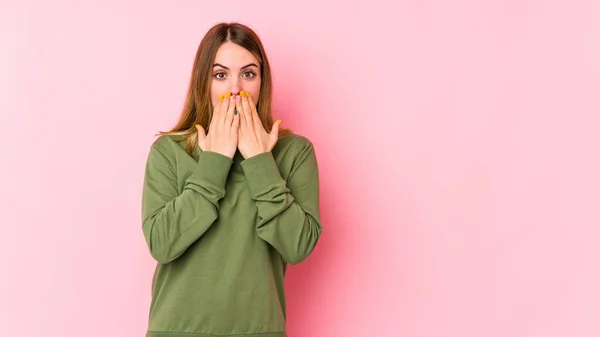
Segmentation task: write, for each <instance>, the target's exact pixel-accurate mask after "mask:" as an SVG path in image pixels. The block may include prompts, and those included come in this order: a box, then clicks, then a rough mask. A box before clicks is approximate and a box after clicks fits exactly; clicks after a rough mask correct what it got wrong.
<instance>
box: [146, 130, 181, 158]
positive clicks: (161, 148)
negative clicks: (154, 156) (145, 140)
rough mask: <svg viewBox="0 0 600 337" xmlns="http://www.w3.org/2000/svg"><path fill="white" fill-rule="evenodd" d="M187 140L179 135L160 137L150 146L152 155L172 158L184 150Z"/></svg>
mask: <svg viewBox="0 0 600 337" xmlns="http://www.w3.org/2000/svg"><path fill="white" fill-rule="evenodd" d="M184 141H185V138H184V137H183V136H178V135H160V136H158V138H156V139H155V140H154V141H153V142H152V143H151V145H150V152H151V153H159V154H161V155H162V156H164V157H166V158H167V159H168V158H172V157H173V156H174V155H175V153H177V152H179V151H182V150H183V142H184Z"/></svg>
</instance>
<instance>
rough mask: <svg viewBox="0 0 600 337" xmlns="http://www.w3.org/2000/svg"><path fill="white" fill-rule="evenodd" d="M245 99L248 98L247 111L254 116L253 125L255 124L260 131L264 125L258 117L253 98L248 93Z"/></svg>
mask: <svg viewBox="0 0 600 337" xmlns="http://www.w3.org/2000/svg"><path fill="white" fill-rule="evenodd" d="M244 97H245V98H246V100H245V101H246V104H247V106H248V108H247V109H246V111H248V114H249V115H250V116H252V123H254V126H256V127H257V128H258V129H259V130H260V128H261V127H263V125H262V121H261V120H260V117H259V116H258V112H257V111H256V105H255V104H254V102H253V101H252V96H250V94H248V93H246V95H244Z"/></svg>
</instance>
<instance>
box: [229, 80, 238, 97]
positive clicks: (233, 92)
mask: <svg viewBox="0 0 600 337" xmlns="http://www.w3.org/2000/svg"><path fill="white" fill-rule="evenodd" d="M229 91H230V92H231V95H239V94H240V91H241V86H240V84H239V82H238V81H237V80H233V82H231V88H230V90H229Z"/></svg>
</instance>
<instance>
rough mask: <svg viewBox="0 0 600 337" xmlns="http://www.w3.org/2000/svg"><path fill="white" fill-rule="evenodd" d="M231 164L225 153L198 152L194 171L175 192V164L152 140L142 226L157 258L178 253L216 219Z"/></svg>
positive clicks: (165, 259) (166, 259) (164, 259)
mask: <svg viewBox="0 0 600 337" xmlns="http://www.w3.org/2000/svg"><path fill="white" fill-rule="evenodd" d="M231 165H232V160H231V159H230V158H229V157H227V156H224V155H221V154H219V153H215V152H200V157H199V160H198V164H197V166H196V169H195V171H194V172H193V173H192V175H190V176H189V177H188V179H187V180H186V182H185V186H184V187H183V190H182V192H181V193H179V192H178V188H177V175H176V171H175V167H174V166H173V164H172V163H171V161H169V159H168V158H167V157H166V156H165V154H164V151H163V150H161V149H159V148H158V147H157V146H156V145H155V144H153V146H152V147H151V150H150V153H149V155H148V159H147V163H146V171H145V177H144V185H143V192H142V229H143V232H144V237H145V239H146V243H147V245H148V248H149V250H150V254H151V255H152V257H153V258H154V259H155V260H156V261H157V262H159V263H168V262H171V261H173V260H175V259H176V258H178V257H179V256H181V255H182V254H183V253H184V252H185V251H186V249H187V248H188V247H189V246H190V245H191V244H192V243H194V242H195V241H196V240H198V238H200V237H201V236H202V234H204V232H205V231H206V230H207V229H208V228H209V227H210V226H211V225H212V224H213V222H214V221H215V220H216V219H217V217H218V211H219V200H220V199H221V198H223V197H224V196H225V183H226V181H227V175H228V173H229V169H230V168H231Z"/></svg>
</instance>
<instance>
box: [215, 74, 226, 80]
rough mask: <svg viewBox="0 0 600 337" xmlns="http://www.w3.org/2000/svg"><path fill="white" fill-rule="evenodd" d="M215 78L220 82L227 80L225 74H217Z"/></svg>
mask: <svg viewBox="0 0 600 337" xmlns="http://www.w3.org/2000/svg"><path fill="white" fill-rule="evenodd" d="M215 78H216V79H218V80H222V79H224V78H225V73H216V74H215Z"/></svg>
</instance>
